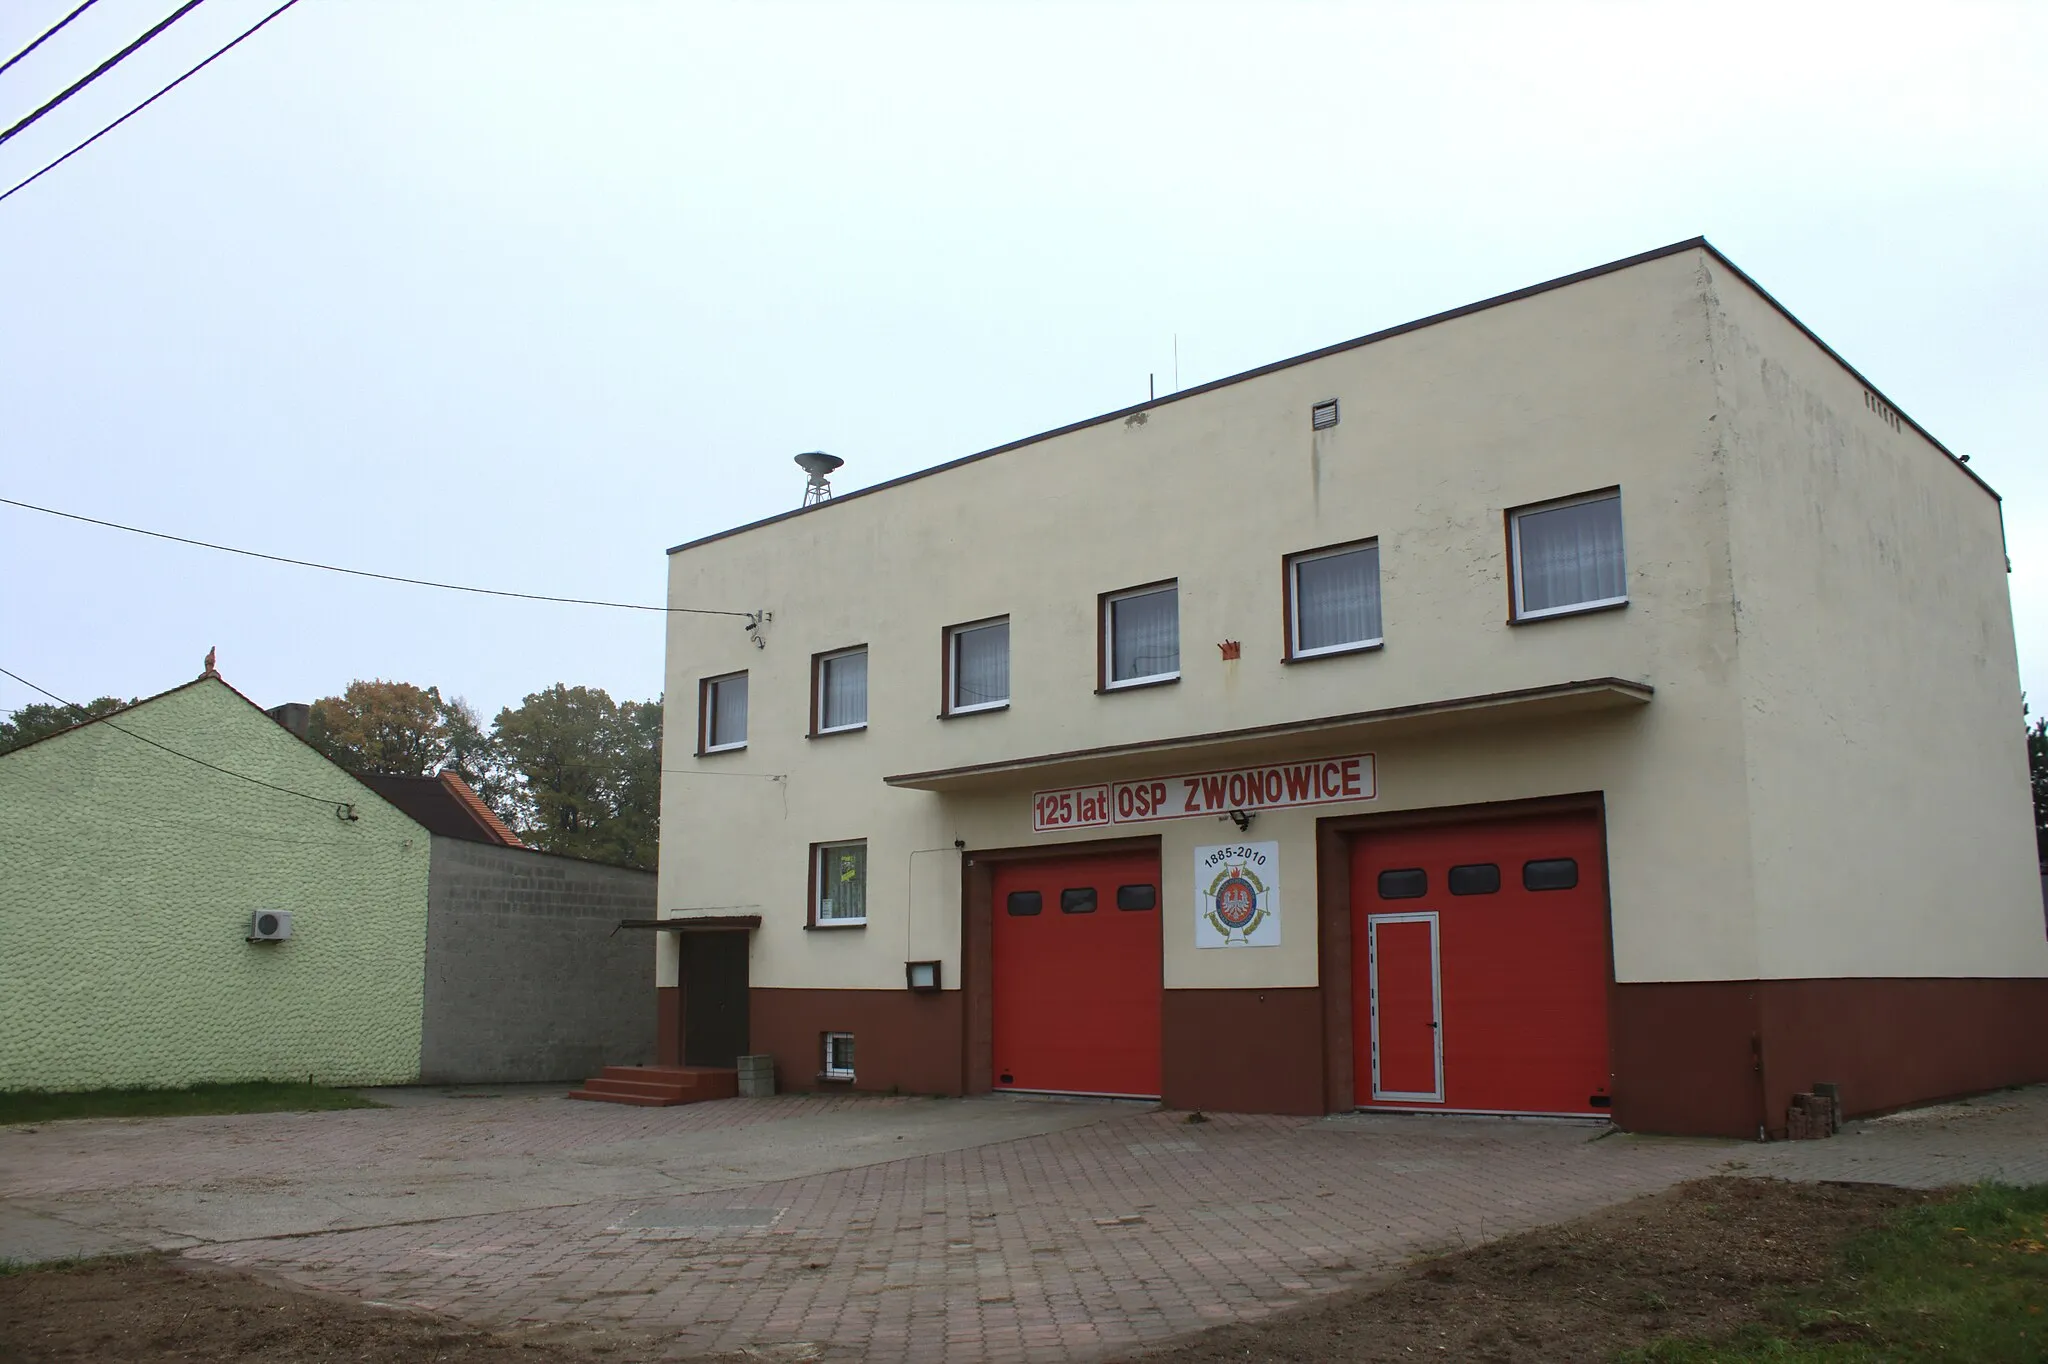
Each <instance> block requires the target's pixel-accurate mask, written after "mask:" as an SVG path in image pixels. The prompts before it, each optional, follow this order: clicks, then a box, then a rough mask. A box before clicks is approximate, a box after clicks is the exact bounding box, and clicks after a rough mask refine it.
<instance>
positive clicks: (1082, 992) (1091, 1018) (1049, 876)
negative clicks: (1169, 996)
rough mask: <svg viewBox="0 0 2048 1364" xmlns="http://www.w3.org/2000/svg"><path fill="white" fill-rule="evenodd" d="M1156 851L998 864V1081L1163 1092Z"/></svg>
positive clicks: (1090, 1090) (1149, 1094) (1085, 1090)
mask: <svg viewBox="0 0 2048 1364" xmlns="http://www.w3.org/2000/svg"><path fill="white" fill-rule="evenodd" d="M1159 920H1160V909H1159V859H1158V858H1157V857H1155V856H1150V855H1139V856H1133V855H1128V854H1125V855H1117V856H1108V857H1083V858H1063V859H1060V860H1059V861H1045V862H1016V863H1006V864H1004V865H1003V866H1001V867H999V868H998V869H997V871H996V874H995V934H994V948H995V1057H994V1059H995V1078H996V1087H997V1088H998V1089H1036V1090H1052V1091H1058V1092H1061V1093H1068V1094H1131V1095H1139V1096H1142V1097H1145V1098H1156V1097H1157V1096H1158V1094H1159V995H1160V962H1159Z"/></svg>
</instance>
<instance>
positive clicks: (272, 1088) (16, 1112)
mask: <svg viewBox="0 0 2048 1364" xmlns="http://www.w3.org/2000/svg"><path fill="white" fill-rule="evenodd" d="M383 1106H384V1105H382V1104H378V1103H372V1102H371V1101H370V1100H368V1099H365V1098H362V1097H361V1096H359V1095H355V1094H351V1093H349V1092H348V1091H347V1090H345V1089H330V1088H328V1087H327V1086H326V1085H309V1084H305V1083H303V1082H301V1081H283V1082H278V1081H270V1080H258V1081H251V1082H249V1083H245V1084H232V1085H187V1086H186V1087H185V1088H183V1089H85V1090H77V1091H61V1090H46V1089H11V1090H0V1124H5V1123H24V1122H59V1121H61V1120H63V1119H65V1118H176V1117H189V1116H192V1115H194V1114H201V1113H322V1112H326V1111H328V1110H330V1109H337V1108H382V1107H383Z"/></svg>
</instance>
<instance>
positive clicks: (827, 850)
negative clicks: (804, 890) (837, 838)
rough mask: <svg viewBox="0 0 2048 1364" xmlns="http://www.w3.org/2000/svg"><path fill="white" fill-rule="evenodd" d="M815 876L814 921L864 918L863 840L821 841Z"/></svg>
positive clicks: (843, 923) (845, 922)
mask: <svg viewBox="0 0 2048 1364" xmlns="http://www.w3.org/2000/svg"><path fill="white" fill-rule="evenodd" d="M817 876H818V896H817V904H816V913H817V918H816V920H815V921H816V922H817V923H819V924H833V925H836V926H846V925H852V924H864V923H866V922H867V921H868V845H867V844H865V843H826V844H823V845H821V846H820V847H819V849H818V870H817Z"/></svg>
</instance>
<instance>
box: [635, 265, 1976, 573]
mask: <svg viewBox="0 0 2048 1364" xmlns="http://www.w3.org/2000/svg"><path fill="white" fill-rule="evenodd" d="M1685 251H1705V252H1706V253H1707V254H1708V255H1710V256H1712V257H1713V258H1714V259H1715V260H1717V261H1719V262H1720V263H1721V264H1722V265H1723V266H1726V267H1727V269H1728V270H1729V272H1730V273H1731V274H1733V275H1734V276H1735V277H1736V278H1737V279H1739V280H1741V281H1742V282H1743V283H1744V284H1745V285H1747V286H1749V288H1750V289H1751V290H1752V291H1753V292H1754V293H1755V294H1756V295H1757V297H1759V298H1761V299H1763V301H1764V302H1766V303H1768V304H1769V305H1770V306H1771V307H1772V308H1774V309H1776V310H1777V312H1778V313H1779V315H1780V316H1782V317H1783V318H1784V319H1785V320H1786V321H1787V322H1790V323H1791V324H1792V325H1793V326H1794V327H1796V328H1797V329H1798V330H1799V332H1800V334H1801V335H1803V336H1804V337H1805V338H1806V339H1807V340H1809V341H1811V342H1812V343H1813V344H1814V345H1816V346H1818V347H1819V348H1820V349H1821V352H1822V353H1823V354H1825V355H1826V356H1827V357H1828V358H1829V359H1831V360H1833V361H1834V362H1835V363H1836V364H1838V365H1840V366H1841V367H1842V368H1843V369H1844V370H1845V371H1847V372H1848V374H1849V375H1850V376H1851V377H1852V378H1854V379H1855V380H1856V381H1857V382H1858V383H1860V384H1862V385H1863V386H1864V387H1865V388H1867V389H1869V390H1870V391H1871V392H1872V393H1874V394H1876V395H1877V396H1878V397H1880V398H1883V399H1884V401H1885V404H1886V406H1888V407H1890V408H1891V410H1892V411H1894V412H1896V413H1898V414H1899V419H1900V420H1901V421H1903V422H1905V423H1906V424H1907V425H1908V426H1910V427H1912V428H1913V430H1914V431H1915V432H1916V433H1917V434H1918V435H1919V436H1920V437H1921V438H1922V439H1923V440H1925V441H1926V442H1927V443H1928V444H1929V445H1932V446H1933V447H1934V448H1935V449H1937V450H1939V451H1941V453H1942V454H1944V455H1946V456H1948V459H1949V462H1950V463H1952V464H1954V465H1955V466H1956V467H1957V468H1958V469H1961V470H1962V471H1963V472H1964V473H1965V474H1967V475H1968V476H1969V478H1970V480H1971V481H1972V482H1974V483H1975V484H1976V485H1977V486H1978V487H1980V488H1982V489H1983V490H1984V491H1985V492H1987V493H1989V494H1991V496H1992V497H1993V498H1995V499H1997V500H1999V501H2001V502H2002V501H2004V499H2003V498H2001V497H1999V494H1998V490H1997V489H1995V488H1993V487H1992V486H1991V485H1990V484H1989V483H1986V482H1985V481H1984V480H1983V479H1982V478H1981V477H1979V476H1978V475H1977V474H1976V472H1975V471H1973V470H1972V469H1971V468H1970V466H1969V462H1968V461H1967V460H1965V459H1963V458H1962V457H1961V456H1959V455H1957V454H1956V453H1955V451H1953V450H1951V449H1949V448H1948V447H1947V446H1946V445H1944V444H1942V443H1941V441H1940V440H1939V439H1937V438H1936V437H1935V435H1934V433H1933V432H1931V431H1929V430H1928V429H1927V428H1926V427H1924V426H1922V425H1921V424H1920V423H1919V422H1917V421H1915V420H1914V419H1913V418H1912V417H1910V416H1908V415H1907V414H1906V411H1905V409H1904V408H1902V407H1900V406H1899V405H1898V404H1897V403H1895V402H1893V401H1892V400H1891V398H1890V397H1889V396H1887V395H1886V393H1885V392H1884V390H1883V389H1880V388H1879V387H1878V386H1877V385H1876V384H1874V383H1872V382H1871V381H1870V380H1869V378H1868V377H1866V376H1865V375H1864V373H1863V372H1862V371H1861V370H1859V369H1857V368H1856V367H1855V366H1854V365H1852V364H1850V363H1849V362H1848V361H1847V360H1845V359H1843V358H1842V356H1841V353H1840V352H1839V351H1837V350H1836V349H1835V348H1834V347H1833V346H1830V345H1829V344H1828V343H1827V342H1825V341H1823V340H1821V339H1820V336H1819V334H1818V333H1816V332H1815V331H1814V330H1813V328H1811V327H1809V326H1807V325H1806V324H1805V323H1804V322H1801V321H1800V320H1799V317H1798V315H1797V314H1795V313H1794V312H1793V311H1792V310H1791V309H1790V308H1787V307H1786V306H1785V305H1784V304H1783V303H1780V302H1779V301H1778V300H1777V298H1775V297H1774V296H1773V295H1772V294H1771V291H1770V290H1768V289H1766V288H1764V287H1763V286H1762V285H1761V284H1758V283H1757V282H1756V280H1755V279H1753V278H1751V276H1750V274H1749V272H1748V271H1746V270H1744V269H1743V268H1742V267H1741V266H1739V265H1737V264H1736V263H1735V262H1734V261H1732V260H1730V259H1729V258H1728V257H1727V256H1726V255H1725V254H1724V253H1723V252H1722V251H1721V249H1720V248H1719V247H1717V246H1715V245H1714V244H1713V243H1712V242H1710V241H1708V240H1707V239H1706V238H1705V237H1703V236H1701V237H1688V238H1686V239H1685V240H1684V241H1677V242H1672V243H1671V244H1670V245H1668V246H1659V247H1656V248H1654V249H1652V250H1649V251H1641V252H1638V253H1637V254H1635V255H1633V256H1624V257H1622V258H1621V259H1620V260H1612V261H1608V262H1607V263H1606V264H1605V265H1595V266H1592V267H1591V268H1589V269H1585V270H1577V271H1574V272H1573V273H1571V274H1568V275H1559V276H1557V277H1556V278H1555V279H1547V280H1544V281H1543V282H1542V283H1540V284H1531V285H1527V286H1525V287H1523V288H1520V289H1515V290H1512V291H1510V292H1508V293H1505V294H1495V295H1493V296H1492V297H1491V298H1483V299H1480V300H1479V301H1478V302H1476V303H1466V304H1463V305H1461V306H1459V307H1456V308H1451V309H1447V310H1446V311H1444V312H1440V313H1431V314H1430V315H1429V316H1427V317H1419V318H1416V319H1414V320H1413V321H1410V322H1402V323H1399V324H1397V325H1395V326H1392V327H1384V328H1382V329H1380V330H1379V331H1376V332H1368V333H1366V334H1365V335H1364V336H1356V337H1353V338H1352V339H1350V340H1348V341H1339V342H1336V343H1334V344H1332V345H1328V346H1322V347H1319V348H1318V349H1316V350H1311V351H1304V352H1302V353H1301V354H1299V355H1290V356H1288V357H1287V358H1286V359H1284V360H1274V361H1271V362H1269V363H1267V364H1263V365H1259V366H1257V367H1255V368H1253V369H1247V370H1240V371H1239V372H1238V373H1236V374H1229V375H1225V376H1224V377H1223V378H1221V379H1211V380H1210V381H1209V382H1208V383H1206V384H1197V385H1196V386H1195V387H1193V388H1184V389H1181V390H1179V391H1178V392H1175V393H1169V394H1167V395H1166V396H1165V397H1163V398H1154V399H1152V400H1150V401H1149V402H1142V403H1134V404H1132V405H1131V406H1129V407H1120V408H1118V409H1116V410H1115V411H1114V412H1104V413H1102V414H1101V415H1099V416H1094V417H1086V418H1083V419H1082V420H1080V421H1076V422H1069V423H1067V424H1066V425H1065V426H1056V427H1054V428H1052V429H1051V430H1049V431H1040V432H1038V433H1037V434H1036V435H1031V436H1025V437H1023V438H1021V439H1019V440H1013V441H1007V442H1005V443H1004V444H1002V445H994V446H990V447H989V448H988V449H986V450H977V451H975V452H974V453H973V454H971V455H961V456H960V457H958V458H957V459H949V460H945V461H943V462H941V463H938V464H934V465H932V466H930V467H929V468H925V469H915V470H912V471H911V472H910V473H907V474H898V475H897V476H896V477H894V478H888V479H883V480H882V481H881V482H880V483H871V484H869V485H868V486H867V487H865V488H856V489H855V490H854V491H852V492H850V493H844V494H841V495H839V496H837V497H833V498H831V499H829V500H827V501H824V502H819V503H814V504H812V505H810V506H805V507H794V508H791V509H790V510H789V511H785V512H777V513H776V514H775V515H773V516H764V517H761V518H760V519H759V520H755V521H748V522H745V523H744V524H742V525H737V526H733V527H730V528H728V529H726V530H721V531H714V532H713V533H711V534H710V535H701V536H698V537H697V538H696V539H694V540H685V541H684V542H683V543H681V544H679V545H671V546H670V547H669V549H668V553H670V554H681V553H682V552H683V551H684V550H689V549H695V548H697V547H698V546H699V545H708V544H711V543H712V542H714V541H717V540H726V539H730V538H731V537H733V536H735V535H743V534H745V533H746V532H748V531H751V530H760V529H761V528H762V527H764V526H772V525H775V524H776V523H777V522H781V521H787V520H790V519H791V518H793V517H798V516H805V515H808V514H810V513H812V512H816V511H822V510H824V509H825V508H827V507H831V506H834V505H836V504H838V503H841V502H850V501H852V500H853V499H855V498H858V497H866V496H867V495H868V494H869V493H879V492H884V491H886V490H888V489H890V488H896V487H900V486H902V485H903V484H905V483H912V482H915V481H916V480H918V479H920V478H930V477H931V476H932V475H934V474H942V473H945V472H946V471H947V470H949V469H958V468H960V467H961V466H962V465H965V464H973V463H975V462H976V461H977V460H984V459H990V458H993V457H994V456H996V455H1002V454H1007V453H1009V452H1010V451H1012V450H1021V449H1023V448H1024V447H1025V446H1027V445H1036V444H1037V443H1038V442H1040V441H1046V440H1052V439H1054V438H1055V437H1058V436H1066V435H1071V434H1073V433H1074V432H1076V431H1085V430H1087V429H1088V428H1089V427H1091V426H1101V425H1103V424H1104V423H1105V422H1113V421H1116V420H1118V419H1119V418H1127V417H1132V416H1135V415H1137V414H1138V413H1141V412H1150V411H1152V410H1153V409H1155V408H1161V407H1165V406H1167V405H1168V404H1169V403H1177V402H1179V401H1181V400H1182V399H1184V398H1193V397H1197V396H1199V395H1201V394H1204V393H1212V392H1214V391H1215V390H1217V389H1220V388H1228V387H1230V386H1231V385H1232V384H1241V383H1244V382H1245V381H1246V380H1248V379H1257V378H1259V377H1261V376H1263V375H1267V374H1272V373H1275V372H1276V371H1279V370H1283V369H1291V368H1293V367H1294V366H1296V365H1305V364H1308V363H1309V362H1311V361H1314V360H1322V359H1326V358H1328V357H1329V356H1332V355H1341V354H1343V353H1344V352H1345V351H1350V350H1357V349H1358V348H1359V347H1361V346H1370V345H1372V344H1373V343H1375V342H1378V341H1387V340H1391V339H1392V338H1394V337H1396V336H1403V335H1406V334H1407V333H1409V332H1414V331H1421V330H1422V329H1423V328H1425V327H1434V326H1437V325H1438V324H1440V323H1444V322H1450V321H1454V320H1456V319H1458V318H1461V317H1469V316H1471V315H1472V314H1474V313H1481V312H1485V311H1486V310H1488V309H1489V308H1498V307H1501V306H1502V305H1504V304H1508V303H1516V302H1520V301H1521V300H1522V299H1525V298H1534V297H1535V296H1537V295H1538V294H1546V293H1549V292H1550V291H1551V290H1553V289H1562V288H1564V287H1565V286H1567V285H1571V284H1579V283H1582V282H1584V281H1586V280H1589V279H1598V278H1599V277H1600V276H1602V275H1611V274H1614V273H1616V272H1618V271H1621V270H1627V269H1630V268H1632V267H1634V266H1637V265H1645V264H1648V263H1649V262H1650V261H1653V260H1661V259H1663V258H1664V257H1666V256H1675V255H1678V254H1680V253H1681V252H1685Z"/></svg>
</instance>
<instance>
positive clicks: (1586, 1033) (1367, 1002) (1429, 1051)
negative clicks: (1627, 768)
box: [1351, 815, 1608, 1114]
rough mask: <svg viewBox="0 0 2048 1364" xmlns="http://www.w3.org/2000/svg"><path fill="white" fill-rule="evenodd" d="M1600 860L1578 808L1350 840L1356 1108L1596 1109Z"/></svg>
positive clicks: (1603, 985)
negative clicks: (1576, 812)
mask: <svg viewBox="0 0 2048 1364" xmlns="http://www.w3.org/2000/svg"><path fill="white" fill-rule="evenodd" d="M1605 871H1606V859H1605V856H1604V853H1603V845H1602V839H1601V830H1600V821H1599V819H1598V818H1597V817H1596V816H1593V815H1585V816H1553V817H1545V818H1539V819H1522V820H1503V821H1498V822H1493V823H1486V824H1445V825H1436V826H1431V827H1428V828H1422V829H1407V830H1399V831H1395V832H1391V833H1387V834H1381V835H1371V836H1367V837H1364V838H1361V839H1359V841H1358V842H1357V844H1356V845H1355V846H1354V848H1353V850H1352V865H1351V901H1352V903H1351V911H1352V924H1351V929H1352V972H1353V974H1352V985H1353V990H1354V992H1355V996H1354V1005H1353V1010H1352V1019H1353V1027H1354V1032H1355V1036H1354V1039H1353V1045H1354V1053H1353V1054H1354V1057H1355V1065H1356V1075H1355V1081H1354V1083H1355V1085H1356V1090H1355V1093H1356V1101H1357V1103H1358V1106H1359V1107H1361V1108H1369V1107H1376V1106H1377V1107H1394V1108H1444V1109H1458V1110H1463V1111H1466V1112H1486V1113H1563V1114H1577V1113H1587V1114H1598V1113H1604V1112H1605V1111H1606V1110H1607V1107H1608V1047H1607V979H1608V964H1607V963H1608V934H1607V886H1606V879H1605Z"/></svg>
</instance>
